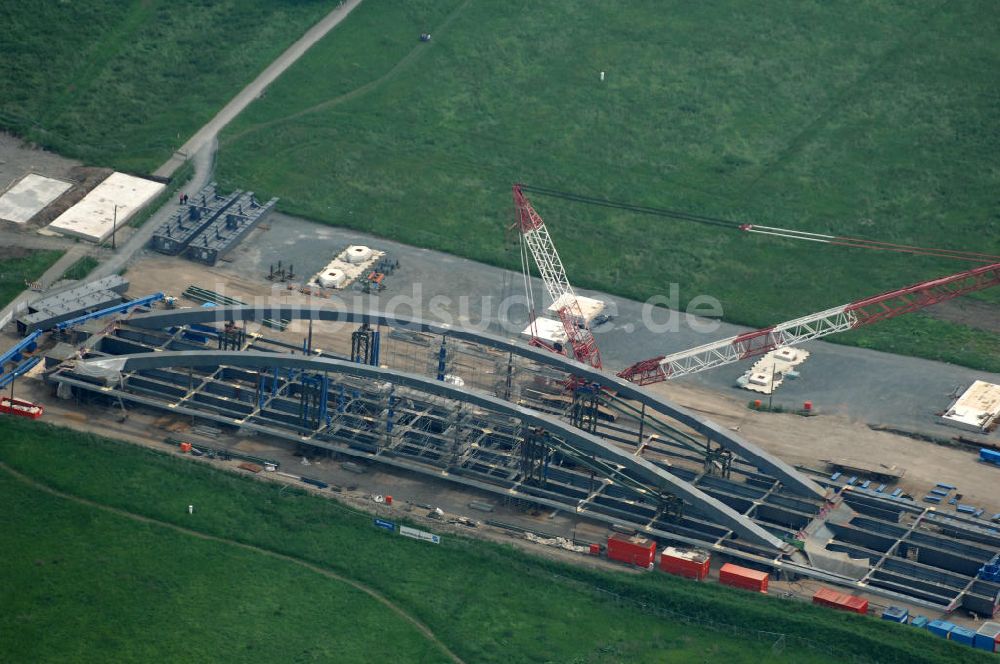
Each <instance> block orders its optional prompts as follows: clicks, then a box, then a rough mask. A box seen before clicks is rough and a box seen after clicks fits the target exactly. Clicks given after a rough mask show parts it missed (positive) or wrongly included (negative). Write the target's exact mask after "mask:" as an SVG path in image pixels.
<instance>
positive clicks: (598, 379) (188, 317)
mask: <svg viewBox="0 0 1000 664" xmlns="http://www.w3.org/2000/svg"><path fill="white" fill-rule="evenodd" d="M268 318H270V319H272V320H280V319H285V320H318V321H328V322H341V323H351V324H358V325H360V324H363V323H367V324H369V325H385V326H388V327H393V328H399V329H403V330H410V331H414V332H425V333H429V334H438V335H444V336H448V337H452V338H455V339H461V340H463V341H469V342H472V343H477V344H482V345H484V346H489V347H491V348H496V349H498V350H502V351H503V352H509V353H513V354H515V355H518V356H520V357H524V358H526V359H529V360H531V361H533V362H537V363H539V364H542V365H547V366H550V367H553V368H556V369H558V370H560V371H564V372H566V373H568V374H571V375H573V376H576V377H578V378H580V379H583V380H586V381H588V382H592V383H598V384H599V385H601V386H603V387H606V388H609V389H611V390H613V391H614V392H616V393H618V394H619V395H620V396H622V397H624V398H626V399H632V400H634V401H637V402H639V403H641V404H645V405H646V406H647V407H648V408H650V409H652V410H653V411H654V412H657V413H660V414H662V415H664V416H666V417H669V418H671V419H673V420H676V421H678V422H681V423H682V424H685V425H687V426H688V427H690V428H692V429H694V430H695V431H697V432H699V433H700V434H702V435H704V436H705V437H707V438H708V439H709V440H711V441H713V442H715V443H717V444H718V445H721V446H722V447H725V448H726V449H728V450H730V451H732V452H733V453H734V454H736V455H738V456H740V457H741V458H742V459H744V460H745V461H747V462H749V463H751V464H753V465H754V466H756V467H757V468H759V469H760V470H761V471H763V472H764V473H767V474H768V475H771V476H772V477H774V478H776V479H778V480H780V481H781V483H782V484H783V485H784V486H785V487H786V488H787V489H789V490H790V491H793V492H795V493H798V494H801V495H805V496H811V497H816V498H823V497H824V496H825V495H826V491H825V490H824V489H823V488H822V487H821V486H820V485H818V484H816V483H815V482H813V481H812V480H810V479H809V478H807V477H805V476H804V475H802V473H800V472H799V471H797V470H795V469H794V468H792V467H791V466H790V465H789V464H787V463H785V462H784V461H782V460H781V459H779V458H777V457H775V456H773V455H771V454H769V453H768V452H765V451H764V450H762V449H761V448H760V447H758V446H756V445H754V444H753V443H751V442H750V441H748V440H746V439H744V438H743V437H741V436H738V435H735V434H734V433H733V432H732V431H730V430H728V429H726V428H724V427H722V426H720V425H718V424H716V423H714V422H712V421H711V420H708V419H705V418H704V417H701V416H700V415H697V414H695V413H694V412H692V411H690V410H688V409H686V408H683V407H681V406H678V405H677V404H674V403H672V402H670V401H667V400H666V399H662V398H660V397H658V396H656V395H653V394H650V393H649V392H647V391H646V390H643V389H641V388H639V387H638V386H636V385H635V384H633V383H631V382H629V381H627V380H624V379H621V378H618V377H617V376H614V375H611V374H607V373H605V372H603V371H601V370H598V369H595V368H593V367H591V366H588V365H585V364H582V363H580V362H577V361H575V360H571V359H569V358H567V357H565V356H563V355H559V354H556V353H553V352H551V351H548V350H544V349H540V348H534V347H532V346H528V345H526V344H523V343H521V342H520V341H517V340H516V339H509V338H505V337H501V336H499V335H496V334H491V333H489V332H483V331H479V330H471V329H468V328H463V327H457V326H453V325H448V324H445V323H435V322H430V321H424V320H421V319H419V318H412V317H408V316H400V315H395V314H393V315H389V314H385V313H382V312H378V311H368V312H364V311H345V310H341V309H334V308H328V307H303V306H271V307H255V306H229V307H211V308H201V307H197V308H190V309H166V310H162V311H156V312H151V313H147V314H140V315H137V316H133V317H132V318H131V319H130V320H129V325H130V326H135V327H141V328H145V329H163V328H167V327H171V326H175V325H191V324H198V323H201V324H204V323H221V322H225V321H230V320H232V321H263V320H265V319H268Z"/></svg>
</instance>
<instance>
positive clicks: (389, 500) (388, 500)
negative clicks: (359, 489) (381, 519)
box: [385, 496, 392, 505]
mask: <svg viewBox="0 0 1000 664" xmlns="http://www.w3.org/2000/svg"><path fill="white" fill-rule="evenodd" d="M385 504H386V505H392V496H386V497H385Z"/></svg>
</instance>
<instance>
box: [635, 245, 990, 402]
mask: <svg viewBox="0 0 1000 664" xmlns="http://www.w3.org/2000/svg"><path fill="white" fill-rule="evenodd" d="M997 285H1000V263H994V264H992V265H984V266H983V267H978V268H974V269H972V270H967V271H965V272H960V273H958V274H953V275H951V276H948V277H941V278H939V279H932V280H930V281H923V282H921V283H918V284H914V285H912V286H908V287H906V288H900V289H898V290H894V291H889V292H887V293H882V294H881V295H876V296H874V297H869V298H866V299H864V300H858V301H856V302H851V303H850V304H845V305H842V306H839V307H834V308H833V309H827V310H826V311H820V312H819V313H815V314H811V315H809V316H803V317H802V318H796V319H795V320H790V321H786V322H784V323H780V324H779V325H774V326H772V327H766V328H764V329H762V330H754V331H753V332H745V333H743V334H739V335H736V336H734V337H729V338H728V339H721V340H719V341H715V342H712V343H709V344H705V345H703V346H698V347H697V348H691V349H689V350H685V351H681V352H679V353H674V354H673V355H666V356H663V355H661V356H659V357H654V358H651V359H649V360H643V361H642V362H637V363H636V364H633V365H632V366H630V367H629V368H627V369H625V370H624V371H622V372H620V373H619V374H618V375H619V376H620V377H622V378H625V379H626V380H630V381H632V382H633V383H638V384H639V385H648V384H650V383H657V382H660V381H663V380H668V379H672V378H677V377H678V376H686V375H688V374H692V373H697V372H699V371H704V370H705V369H711V368H713V367H718V366H721V365H723V364H730V363H732V362H738V361H739V360H744V359H746V358H749V357H754V356H756V355H763V354H765V353H767V352H769V351H772V350H774V349H776V348H780V347H782V346H795V345H797V344H801V343H804V342H806V341H810V340H812V339H819V338H820V337H825V336H827V335H829V334H836V333H837V332H845V331H847V330H852V329H855V328H858V327H861V326H862V325H868V324H871V323H875V322H878V321H881V320H886V319H888V318H893V317H895V316H899V315H901V314H906V313H910V312H911V311H916V310H918V309H922V308H924V307H928V306H930V305H932V304H937V303H938V302H944V301H945V300H950V299H952V298H955V297H958V296H959V295H964V294H965V293H971V292H972V291H977V290H982V289H984V288H989V287H991V286H997Z"/></svg>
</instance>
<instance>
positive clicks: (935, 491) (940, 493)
mask: <svg viewBox="0 0 1000 664" xmlns="http://www.w3.org/2000/svg"><path fill="white" fill-rule="evenodd" d="M931 493H933V494H934V495H935V496H947V495H948V494H949V493H950V491H948V489H931Z"/></svg>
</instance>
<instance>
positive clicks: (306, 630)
mask: <svg viewBox="0 0 1000 664" xmlns="http://www.w3.org/2000/svg"><path fill="white" fill-rule="evenodd" d="M0 431H2V435H0V461H2V462H3V463H5V464H7V465H8V466H9V467H10V468H12V469H14V470H16V471H18V472H20V473H23V474H24V475H26V476H28V477H29V478H32V479H33V480H35V481H37V482H39V483H41V484H43V485H45V486H48V487H52V488H54V489H57V490H59V491H62V492H65V493H66V494H70V495H72V496H76V497H78V498H81V499H84V500H88V501H93V502H94V503H96V504H98V505H104V506H109V507H111V508H116V509H120V510H125V511H127V512H130V513H133V514H136V515H141V516H142V517H146V518H150V519H155V520H158V521H160V522H163V524H175V525H177V526H181V527H184V528H187V529H191V530H193V531H196V532H198V533H204V534H206V535H210V536H213V537H217V538H223V539H225V540H232V541H235V542H240V543H244V544H247V545H252V546H255V547H260V548H261V549H263V550H265V551H268V552H274V553H278V554H282V555H287V556H290V557H292V558H294V559H295V561H302V562H305V563H308V564H312V565H315V566H317V567H319V568H321V569H325V570H329V571H331V572H334V573H337V574H341V575H343V576H345V577H348V578H350V579H352V580H354V581H356V582H359V583H362V584H365V585H367V586H369V587H370V588H372V589H373V590H375V591H377V592H379V593H381V594H382V595H383V596H385V597H386V598H387V599H388V600H390V601H391V602H394V603H395V604H396V605H397V606H398V607H399V608H400V609H401V610H403V611H405V612H407V613H408V614H410V615H411V616H413V617H414V618H415V619H417V620H419V621H421V622H422V623H424V624H425V625H427V627H428V628H429V629H430V630H431V631H432V632H433V633H434V634H435V635H436V637H437V638H438V639H440V640H441V641H442V642H443V643H444V644H445V645H446V646H447V647H448V648H450V649H451V650H452V651H453V652H455V653H456V654H457V655H458V656H459V657H461V658H462V659H463V660H464V661H466V662H477V663H478V662H529V661H531V662H535V661H551V662H587V663H592V662H593V663H596V662H620V661H635V662H650V663H652V662H657V663H660V662H691V661H726V662H769V661H773V662H796V663H798V662H805V663H807V664H808V663H812V662H815V663H817V664H818V663H820V662H834V661H843V660H842V658H843V657H851V656H854V655H858V656H864V657H866V658H867V659H868V660H872V661H879V662H907V663H919V662H945V661H947V662H964V661H970V662H972V661H980V660H981V659H982V658H981V657H978V656H977V654H976V653H975V652H974V651H972V650H971V649H968V648H960V647H958V646H955V645H953V644H949V643H947V642H944V641H940V640H938V639H935V638H934V637H931V636H929V635H927V634H925V633H922V632H919V631H917V630H910V631H907V630H906V629H905V628H902V627H900V626H899V625H893V624H889V623H885V622H882V621H878V620H874V619H867V618H861V617H858V616H852V615H847V614H841V613H835V612H831V611H826V610H823V609H819V608H816V607H812V606H809V605H806V604H795V605H794V607H793V605H791V604H789V602H788V601H787V600H778V599H774V598H769V597H762V596H756V595H753V594H750V593H743V592H739V591H734V590H731V589H727V588H723V587H721V586H718V585H715V584H696V583H693V582H687V581H683V580H680V579H675V578H670V577H667V576H666V575H663V574H659V573H653V574H638V575H637V574H628V573H625V572H621V573H608V572H596V571H591V570H587V569H584V568H582V567H577V566H569V565H566V564H562V563H556V562H552V561H549V560H545V559H541V558H535V557H533V556H529V555H526V554H524V553H521V552H519V551H518V550H516V549H514V548H512V547H509V546H500V545H495V544H490V543H487V542H482V541H477V540H472V539H466V538H462V537H457V536H454V535H445V537H444V539H443V542H442V544H441V545H440V546H433V545H430V544H427V543H422V542H415V541H412V540H406V539H404V538H400V537H398V536H393V535H391V534H389V533H386V532H384V531H381V530H379V529H376V528H374V527H372V525H371V517H370V516H369V515H365V514H361V513H357V512H354V511H353V510H350V509H348V508H345V507H343V506H340V505H339V504H338V503H335V502H333V501H331V500H326V499H322V498H318V497H315V496H310V495H307V494H305V493H303V492H302V491H299V490H297V489H294V488H293V489H288V488H284V489H282V488H280V487H279V486H277V485H275V484H271V483H262V482H255V481H252V480H250V479H248V478H245V477H237V476H234V475H231V474H229V473H223V472H219V471H216V470H213V469H210V468H207V467H205V466H203V465H201V464H196V463H194V462H191V461H190V460H188V459H179V458H176V457H174V456H172V455H168V454H167V453H160V452H154V451H150V450H145V449H141V448H137V447H134V446H131V445H127V444H124V443H117V442H113V441H109V440H105V439H100V438H95V437H93V436H89V435H85V434H79V433H76V432H73V431H70V430H65V429H55V428H52V427H48V426H45V425H39V424H37V423H31V422H18V421H10V420H4V421H0ZM165 449H166V448H165ZM0 498H2V499H3V500H4V503H5V505H6V506H7V509H5V510H4V511H3V512H2V516H0V527H2V528H3V532H4V534H5V536H4V537H3V538H0V555H2V556H3V558H4V560H5V561H7V562H6V564H5V565H4V566H3V567H2V568H0V597H2V598H3V602H2V605H3V606H4V607H5V611H4V615H5V617H4V620H5V621H6V623H5V627H7V626H11V625H13V626H15V627H16V629H4V630H0V660H3V661H55V660H59V661H65V660H66V659H72V660H73V661H91V660H97V659H101V660H102V661H106V660H108V659H113V660H114V661H148V658H149V655H150V653H157V658H158V659H159V660H162V661H165V662H166V661H192V660H199V661H216V660H218V661H230V660H232V661H236V660H241V661H246V660H248V659H253V660H254V661H262V662H266V661H398V662H410V661H441V660H442V659H443V653H442V651H440V650H435V649H434V647H433V644H431V643H430V642H429V641H428V640H427V639H426V637H422V635H421V634H420V633H419V632H415V631H414V630H412V629H410V628H408V624H406V623H402V624H401V621H399V620H394V619H393V616H392V615H387V612H386V611H384V610H381V609H380V607H379V606H377V605H373V604H372V603H371V602H369V601H368V600H367V599H366V598H367V596H361V595H358V594H357V593H355V592H352V591H351V589H350V588H348V587H346V586H345V585H344V584H338V583H336V582H334V581H332V580H328V579H326V578H324V577H322V576H319V575H318V574H315V573H310V572H309V571H308V570H303V569H301V567H297V566H296V565H294V564H293V561H287V560H282V559H275V558H273V557H270V556H267V555H264V554H263V553H261V552H258V553H257V554H253V553H252V552H248V551H245V550H244V549H241V548H237V547H235V546H233V545H232V544H229V543H226V542H221V541H212V542H206V541H203V540H200V539H198V538H196V537H194V536H192V535H190V534H185V533H179V532H177V531H175V530H171V529H170V528H167V527H165V525H156V524H149V523H136V522H134V521H130V520H128V519H126V518H124V517H123V516H120V515H117V514H109V513H108V512H107V511H104V510H100V509H97V508H96V507H95V506H94V505H78V504H75V503H71V502H70V501H68V500H67V499H65V498H54V497H52V496H50V495H48V494H45V493H43V492H41V491H39V490H38V489H36V488H33V487H31V486H29V485H26V484H24V483H23V482H21V481H20V480H18V479H16V478H14V477H12V476H11V475H10V474H9V473H8V472H6V471H4V470H3V469H0ZM188 504H193V505H195V512H194V514H188V513H187V510H186V507H187V505H188ZM396 518H397V519H398V518H400V517H399V516H397V517H396ZM597 589H600V590H597ZM610 593H614V594H616V595H617V596H618V597H619V598H621V599H620V600H616V599H614V598H613V597H612V596H611V595H610ZM345 607H346V608H345ZM665 611H674V612H676V613H677V614H678V615H686V616H691V617H693V618H694V619H695V620H696V621H698V622H695V623H694V624H690V625H689V624H683V623H680V622H679V621H677V620H676V619H671V618H670V617H668V616H667V615H666V614H665V613H664V612H665ZM709 620H710V621H713V622H715V623H723V624H725V625H729V626H730V627H726V628H723V629H720V630H711V629H708V628H707V627H705V626H704V624H703V622H704V621H709ZM736 630H764V631H769V632H774V631H780V632H782V633H785V634H787V637H786V638H787V640H786V646H785V650H784V651H783V652H781V653H779V654H776V653H774V652H772V643H773V641H771V640H770V639H768V640H766V641H764V642H762V641H759V640H757V639H756V638H753V637H752V636H749V635H747V634H745V633H743V632H742V631H739V632H738V631H736ZM42 636H45V637H46V638H41V637H42ZM804 640H808V642H810V643H813V644H815V646H814V648H811V649H804V648H803V646H802V643H803V642H804ZM380 648H381V649H382V650H381V651H380V650H379V649H380ZM387 648H389V649H391V648H395V649H394V650H392V651H391V652H392V656H391V657H390V658H388V659H386V658H384V657H382V656H380V654H379V653H380V652H384V651H385V649H387ZM341 651H342V652H344V653H346V654H345V655H344V656H343V657H342V658H340V657H339V653H340V652H341ZM435 658H436V659H435Z"/></svg>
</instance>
